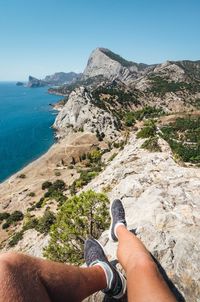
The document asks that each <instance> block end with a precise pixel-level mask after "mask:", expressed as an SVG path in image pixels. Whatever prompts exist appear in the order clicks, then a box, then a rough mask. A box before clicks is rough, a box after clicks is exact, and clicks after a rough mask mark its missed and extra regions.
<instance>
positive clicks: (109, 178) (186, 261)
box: [85, 135, 200, 302]
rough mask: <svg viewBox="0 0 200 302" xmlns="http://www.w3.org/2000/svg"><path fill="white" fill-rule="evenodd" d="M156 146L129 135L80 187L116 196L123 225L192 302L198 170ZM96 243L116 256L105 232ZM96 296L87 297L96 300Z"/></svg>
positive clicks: (199, 207) (198, 246)
mask: <svg viewBox="0 0 200 302" xmlns="http://www.w3.org/2000/svg"><path fill="white" fill-rule="evenodd" d="M160 145H161V147H162V151H163V152H161V153H160V152H159V153H148V152H147V151H144V150H142V149H140V146H141V140H137V139H136V138H135V136H134V135H133V136H132V137H131V138H130V140H129V142H128V144H127V145H126V147H125V148H124V150H123V151H121V152H120V153H119V154H118V155H117V157H116V158H115V159H114V160H113V161H112V162H111V164H110V165H109V166H108V167H107V169H106V170H105V171H104V172H102V174H101V175H99V176H98V177H97V178H96V179H95V180H94V181H93V182H92V183H90V184H89V185H88V187H86V188H85V190H86V189H88V188H92V189H93V190H95V191H97V192H99V191H103V190H104V191H106V190H110V191H109V192H108V196H109V197H110V200H113V199H115V198H121V200H122V202H123V204H124V206H125V210H126V217H127V222H128V228H129V229H130V230H135V231H136V234H137V236H138V237H139V238H141V239H142V241H143V242H144V243H145V245H146V246H147V248H148V249H149V251H150V252H151V253H152V255H153V256H154V257H155V258H156V259H157V260H158V262H159V263H160V265H161V266H162V267H163V269H164V270H165V271H166V273H167V275H168V277H169V278H170V279H171V281H172V282H173V283H174V285H175V286H176V287H177V289H178V290H179V291H180V292H181V293H182V295H183V296H184V297H185V299H186V301H187V302H194V301H198V299H199V297H200V287H199V278H200V272H199V267H198V263H200V200H199V195H200V189H199V188H200V169H196V168H189V169H188V168H184V167H180V166H178V165H177V164H176V163H175V162H174V160H173V159H172V155H171V153H170V150H169V147H168V145H167V144H166V143H165V142H164V141H163V140H160ZM101 242H102V244H103V245H104V246H105V250H106V254H107V255H108V256H109V259H110V260H114V259H116V249H117V244H116V243H112V242H110V241H109V240H108V232H105V233H104V234H103V235H102V237H101ZM100 297H101V295H100V296H99V298H98V296H95V299H92V298H91V299H89V300H88V301H102V298H100ZM177 297H179V295H178V294H177ZM178 301H182V299H181V298H180V297H179V299H178Z"/></svg>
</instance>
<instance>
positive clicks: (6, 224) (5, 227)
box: [2, 222, 10, 230]
mask: <svg viewBox="0 0 200 302" xmlns="http://www.w3.org/2000/svg"><path fill="white" fill-rule="evenodd" d="M9 226H10V223H8V222H5V223H4V224H3V225H2V229H3V230H5V229H8V228H9Z"/></svg>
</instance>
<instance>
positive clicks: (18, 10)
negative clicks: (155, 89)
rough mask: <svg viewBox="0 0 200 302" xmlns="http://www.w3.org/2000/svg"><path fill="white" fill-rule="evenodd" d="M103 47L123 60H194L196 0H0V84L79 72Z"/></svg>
mask: <svg viewBox="0 0 200 302" xmlns="http://www.w3.org/2000/svg"><path fill="white" fill-rule="evenodd" d="M96 47H106V48H109V49H110V50H112V51H114V52H116V53H118V54H120V55H121V56H123V57H124V58H126V59H128V60H132V61H135V62H143V63H159V62H163V61H166V60H180V59H190V60H199V59H200V0H72V1H71V0H31V1H30V0H0V80H1V81H3V80H26V79H27V77H28V75H29V74H31V75H33V76H36V77H38V78H42V77H44V76H45V75H47V74H52V73H54V72H57V71H65V72H68V71H76V72H81V71H83V69H84V67H85V65H86V63H87V59H88V56H89V54H90V53H91V51H92V50H93V49H94V48H96Z"/></svg>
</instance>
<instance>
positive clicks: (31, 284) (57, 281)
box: [0, 253, 107, 302]
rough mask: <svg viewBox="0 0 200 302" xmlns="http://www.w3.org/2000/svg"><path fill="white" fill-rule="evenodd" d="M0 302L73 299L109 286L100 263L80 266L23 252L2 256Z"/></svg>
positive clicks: (81, 297) (47, 301) (77, 299)
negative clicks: (84, 266)
mask: <svg viewBox="0 0 200 302" xmlns="http://www.w3.org/2000/svg"><path fill="white" fill-rule="evenodd" d="M0 284H1V286H0V302H4V301H6V302H11V301H12V302H13V301H15V302H27V301H29V302H41V301H42V302H58V301H59V302H67V301H70V302H73V301H75V302H76V301H82V300H83V299H84V298H86V297H88V296H89V295H91V294H92V293H94V292H96V291H98V290H100V289H104V288H106V286H107V284H106V277H105V273H104V271H103V269H102V268H101V267H100V266H93V267H91V268H90V267H89V268H79V267H77V266H71V265H66V264H61V263H56V262H52V261H48V260H42V259H38V258H33V257H29V256H26V255H23V254H15V253H7V254H2V255H1V256H0Z"/></svg>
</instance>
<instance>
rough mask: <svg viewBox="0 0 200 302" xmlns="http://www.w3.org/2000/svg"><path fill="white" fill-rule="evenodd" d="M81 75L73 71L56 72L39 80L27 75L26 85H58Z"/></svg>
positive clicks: (70, 81)
mask: <svg viewBox="0 0 200 302" xmlns="http://www.w3.org/2000/svg"><path fill="white" fill-rule="evenodd" d="M80 77H81V74H79V73H75V72H68V73H66V72H56V73H54V74H53V75H48V76H46V77H45V78H44V79H42V80H39V79H37V78H35V77H32V76H29V79H28V84H27V86H28V87H29V88H37V87H44V86H59V85H64V84H71V83H74V82H76V81H77V80H78V79H79V78H80Z"/></svg>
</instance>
